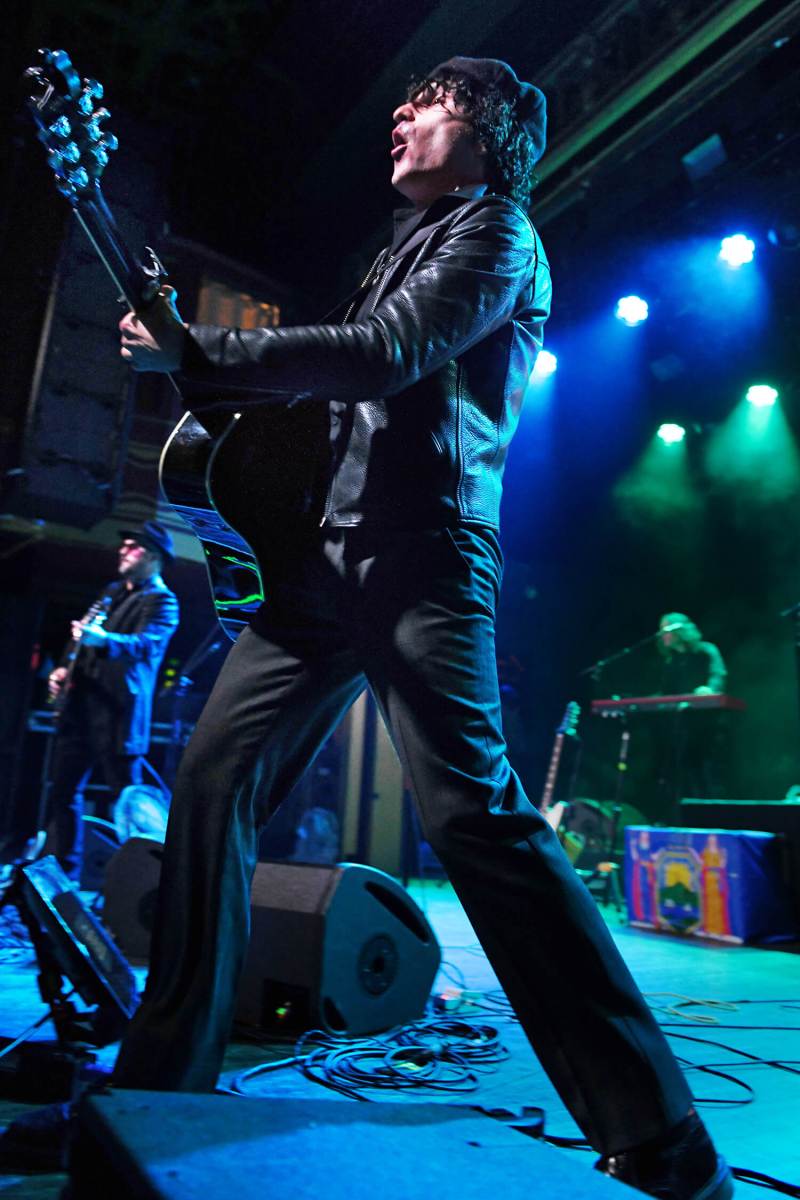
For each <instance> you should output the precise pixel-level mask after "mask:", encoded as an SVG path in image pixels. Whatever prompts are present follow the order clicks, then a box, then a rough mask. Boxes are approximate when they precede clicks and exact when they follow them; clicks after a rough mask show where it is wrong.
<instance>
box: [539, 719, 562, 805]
mask: <svg viewBox="0 0 800 1200" xmlns="http://www.w3.org/2000/svg"><path fill="white" fill-rule="evenodd" d="M563 745H564V734H563V733H557V734H556V738H555V741H554V742H553V753H552V754H551V755H550V766H549V767H548V768H547V777H546V778H545V781H544V788H543V789H542V799H541V801H540V802H539V812H540V813H547V811H548V810H549V808H550V805H551V804H552V803H553V792H554V790H555V786H556V778H557V777H558V766H559V763H560V762H561V749H562V747H563Z"/></svg>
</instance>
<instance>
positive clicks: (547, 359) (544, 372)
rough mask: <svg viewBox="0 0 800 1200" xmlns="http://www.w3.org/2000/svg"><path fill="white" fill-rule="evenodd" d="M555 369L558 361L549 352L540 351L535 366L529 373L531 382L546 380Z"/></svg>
mask: <svg viewBox="0 0 800 1200" xmlns="http://www.w3.org/2000/svg"><path fill="white" fill-rule="evenodd" d="M557 367H558V359H557V358H556V356H555V354H551V353H550V351H549V350H540V351H539V356H538V358H537V359H536V365H535V366H534V368H533V370H532V371H531V382H535V381H536V380H537V379H547V377H548V375H552V374H553V373H554V372H555V370H556V368H557Z"/></svg>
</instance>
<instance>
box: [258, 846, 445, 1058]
mask: <svg viewBox="0 0 800 1200" xmlns="http://www.w3.org/2000/svg"><path fill="white" fill-rule="evenodd" d="M440 958H441V955H440V951H439V944H438V942H437V940H436V936H435V934H434V932H433V930H432V929H431V927H430V925H429V924H428V922H427V920H426V918H425V915H424V914H423V913H422V911H421V910H420V909H419V908H418V907H417V905H416V904H415V903H414V901H413V900H412V899H411V897H410V896H409V894H408V892H406V891H405V890H404V888H402V887H401V886H400V884H398V883H396V882H395V881H394V879H392V878H391V876H389V875H385V874H384V873H383V872H382V871H377V870H375V868H374V867H364V866H359V865H354V864H347V863H345V864H340V865H338V866H321V865H312V864H303V863H259V865H258V866H257V867H256V873H255V878H254V880H253V891H252V907H251V934H250V947H249V950H248V954H247V960H246V963H245V968H244V972H243V976H242V983H241V988H240V991H239V999H238V1003H237V1009H236V1018H237V1020H238V1021H239V1022H241V1023H242V1024H247V1025H250V1026H256V1027H258V1028H262V1029H268V1030H276V1029H279V1028H295V1029H297V1028H309V1027H320V1028H323V1029H327V1030H328V1031H329V1032H332V1033H347V1034H364V1033H374V1032H376V1031H378V1030H381V1029H389V1028H391V1026H393V1025H402V1024H406V1023H407V1022H409V1021H414V1020H417V1019H418V1018H419V1017H421V1016H422V1015H423V1013H424V1011H425V1004H426V1001H427V999H428V996H429V995H430V991H431V987H432V986H433V980H434V978H435V976H436V972H437V970H438V969H439V961H440Z"/></svg>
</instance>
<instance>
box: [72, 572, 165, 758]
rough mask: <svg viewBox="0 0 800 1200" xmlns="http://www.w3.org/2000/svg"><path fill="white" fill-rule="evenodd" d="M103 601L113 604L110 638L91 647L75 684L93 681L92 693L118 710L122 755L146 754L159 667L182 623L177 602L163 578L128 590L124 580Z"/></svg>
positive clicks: (117, 732) (117, 741)
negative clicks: (82, 680)
mask: <svg viewBox="0 0 800 1200" xmlns="http://www.w3.org/2000/svg"><path fill="white" fill-rule="evenodd" d="M103 599H104V600H105V601H106V602H107V603H106V604H105V605H104V607H108V605H109V604H110V611H109V616H108V617H107V619H106V621H105V624H104V626H103V628H104V629H105V631H106V633H107V634H108V640H107V642H106V643H105V644H104V645H103V646H100V647H97V648H95V647H92V648H89V647H87V648H86V650H84V651H83V652H82V654H81V656H80V658H79V660H78V667H77V671H76V675H77V678H76V685H78V686H80V682H81V678H83V679H85V680H88V681H91V685H90V691H91V694H92V695H93V696H94V697H95V698H98V699H106V700H107V701H108V703H109V705H110V707H111V709H112V711H113V714H114V720H113V728H114V734H113V740H114V750H115V752H116V753H117V754H144V753H146V751H147V747H148V745H149V742H150V716H151V710H152V705H153V692H154V690H155V685H156V678H157V676H158V669H159V667H160V666H161V660H162V659H163V657H164V652H165V650H166V648H167V645H168V643H169V640H170V638H171V637H172V634H173V633H174V631H175V628H176V626H177V624H178V601H177V599H176V597H175V595H174V594H173V593H172V592H171V591H170V590H169V588H168V587H167V585H166V584H165V583H164V581H163V579H161V577H160V576H156V577H155V578H154V579H150V580H148V581H147V582H146V583H143V584H142V585H141V586H140V587H136V588H133V589H131V590H130V591H129V592H127V594H126V593H125V585H124V583H122V582H121V581H120V580H116V581H115V582H114V583H112V584H110V585H109V587H108V588H106V590H105V592H104V596H103Z"/></svg>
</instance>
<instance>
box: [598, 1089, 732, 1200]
mask: <svg viewBox="0 0 800 1200" xmlns="http://www.w3.org/2000/svg"><path fill="white" fill-rule="evenodd" d="M595 1167H596V1169H597V1170H598V1171H602V1172H603V1174H604V1175H610V1176H611V1177H612V1179H619V1180H620V1181H621V1182H622V1183H627V1184H628V1186H629V1187H633V1188H638V1189H639V1191H640V1192H644V1193H645V1195H647V1196H655V1197H657V1200H730V1197H731V1196H732V1195H733V1178H732V1176H731V1173H730V1169H729V1167H728V1165H727V1164H726V1162H725V1160H724V1158H721V1157H720V1155H719V1154H717V1152H716V1150H715V1149H714V1145H713V1143H712V1141H711V1138H710V1137H709V1136H708V1132H707V1130H706V1127H705V1125H704V1124H703V1122H702V1121H701V1120H700V1118H699V1117H698V1115H697V1113H696V1112H695V1111H694V1109H691V1110H690V1112H689V1115H688V1116H687V1117H686V1118H685V1119H684V1120H683V1121H681V1123H680V1124H679V1125H676V1126H675V1128H674V1129H672V1130H670V1132H669V1133H668V1134H666V1135H665V1136H664V1137H662V1138H658V1139H656V1140H655V1141H652V1142H645V1143H644V1144H643V1145H641V1146H634V1147H633V1149H631V1150H625V1151H624V1152H623V1153H621V1154H610V1155H606V1156H605V1157H604V1158H601V1159H600V1160H599V1161H598V1162H597V1163H595Z"/></svg>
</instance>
